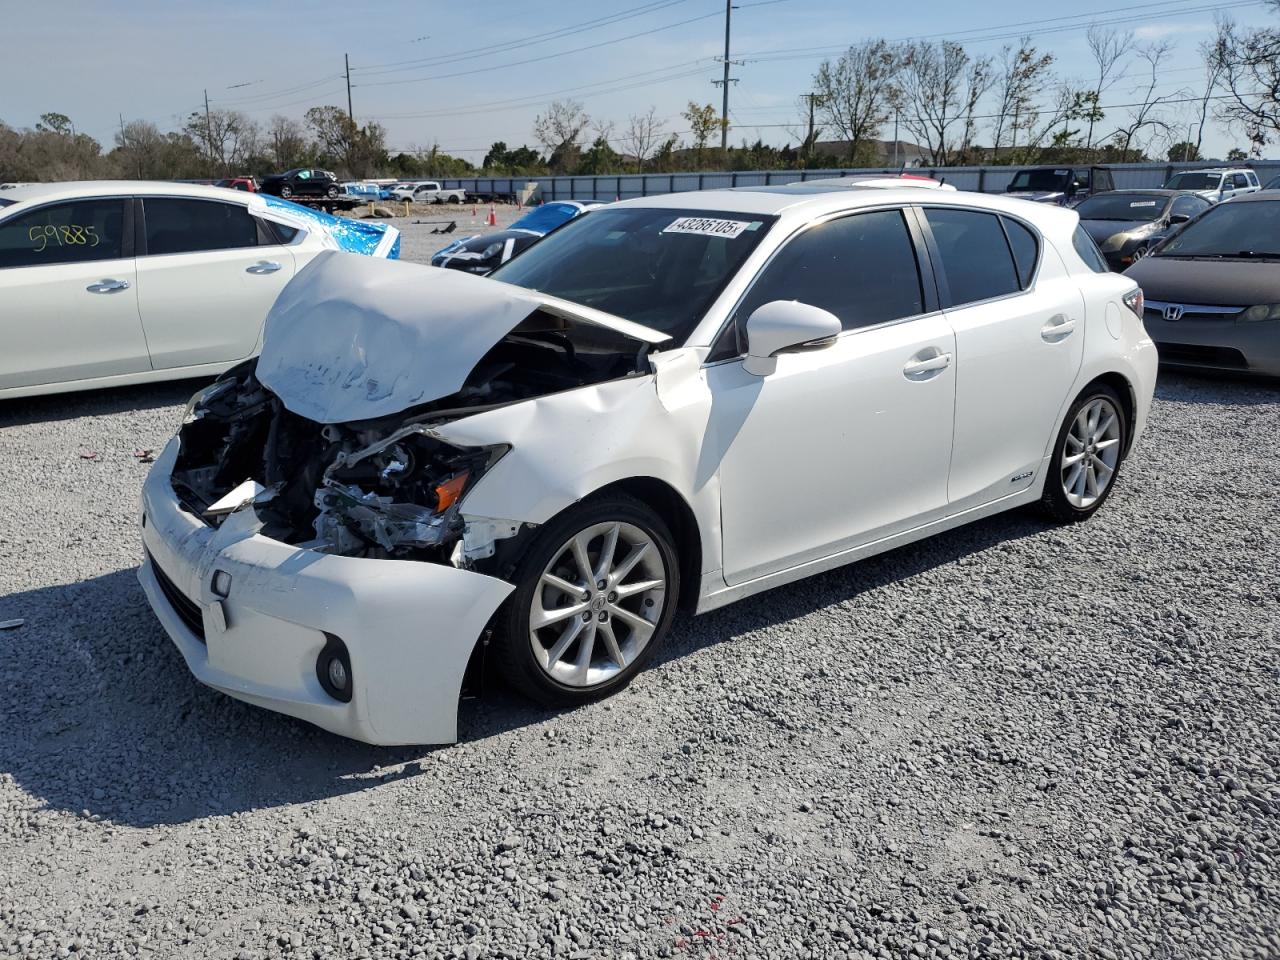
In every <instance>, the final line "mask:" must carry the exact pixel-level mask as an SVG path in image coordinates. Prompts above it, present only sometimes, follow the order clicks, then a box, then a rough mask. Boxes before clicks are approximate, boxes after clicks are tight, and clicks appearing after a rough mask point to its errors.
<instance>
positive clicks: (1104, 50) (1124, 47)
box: [1085, 23, 1134, 150]
mask: <svg viewBox="0 0 1280 960" xmlns="http://www.w3.org/2000/svg"><path fill="white" fill-rule="evenodd" d="M1085 41H1086V42H1087V43H1088V45H1089V53H1090V54H1091V55H1092V56H1093V62H1094V65H1095V66H1096V67H1097V72H1096V74H1095V81H1094V85H1093V88H1092V90H1090V93H1091V95H1092V99H1093V104H1094V107H1095V109H1094V111H1093V114H1091V115H1090V117H1089V133H1088V135H1087V136H1086V138H1085V149H1086V150H1088V149H1091V148H1092V147H1093V126H1094V123H1095V122H1096V121H1097V120H1099V119H1101V118H1102V113H1101V107H1099V106H1098V105H1099V104H1100V103H1101V102H1102V95H1103V94H1104V93H1106V92H1107V91H1108V90H1110V89H1111V88H1112V87H1113V86H1115V84H1116V82H1117V81H1119V80H1120V79H1121V78H1122V77H1123V76H1124V64H1123V63H1122V61H1123V60H1124V58H1125V57H1127V56H1128V55H1129V54H1130V53H1131V52H1132V51H1133V47H1134V39H1133V34H1132V33H1130V32H1123V33H1122V32H1120V31H1118V30H1108V29H1107V28H1106V27H1103V26H1100V25H1099V24H1096V23H1095V24H1092V25H1091V26H1090V27H1089V29H1088V31H1087V32H1086V33H1085Z"/></svg>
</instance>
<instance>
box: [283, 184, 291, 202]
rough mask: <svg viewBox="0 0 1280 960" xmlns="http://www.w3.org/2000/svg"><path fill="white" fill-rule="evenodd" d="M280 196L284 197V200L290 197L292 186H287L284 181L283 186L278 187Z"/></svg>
mask: <svg viewBox="0 0 1280 960" xmlns="http://www.w3.org/2000/svg"><path fill="white" fill-rule="evenodd" d="M280 196H282V197H284V198H285V199H286V200H288V199H289V198H290V197H292V196H293V187H291V186H289V185H288V184H287V183H286V184H285V185H284V186H282V187H281V188H280Z"/></svg>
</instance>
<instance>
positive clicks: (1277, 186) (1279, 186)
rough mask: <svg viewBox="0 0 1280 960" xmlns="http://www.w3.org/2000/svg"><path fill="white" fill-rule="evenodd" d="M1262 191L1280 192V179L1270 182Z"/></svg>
mask: <svg viewBox="0 0 1280 960" xmlns="http://www.w3.org/2000/svg"><path fill="white" fill-rule="evenodd" d="M1262 189H1263V190H1280V177H1276V178H1275V179H1274V180H1268V181H1267V185H1266V186H1265V187H1263V188H1262Z"/></svg>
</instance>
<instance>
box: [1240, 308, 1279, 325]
mask: <svg viewBox="0 0 1280 960" xmlns="http://www.w3.org/2000/svg"><path fill="white" fill-rule="evenodd" d="M1239 320H1240V321H1241V322H1242V323H1258V322H1259V321H1262V320H1280V303H1259V304H1257V305H1256V306H1252V307H1250V308H1249V309H1247V310H1245V311H1244V312H1243V313H1242V314H1240V317H1239Z"/></svg>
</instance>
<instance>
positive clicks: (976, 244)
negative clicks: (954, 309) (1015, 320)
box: [925, 207, 1022, 306]
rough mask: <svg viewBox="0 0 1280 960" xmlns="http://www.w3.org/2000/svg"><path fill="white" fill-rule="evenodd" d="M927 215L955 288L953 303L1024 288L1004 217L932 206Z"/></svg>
mask: <svg viewBox="0 0 1280 960" xmlns="http://www.w3.org/2000/svg"><path fill="white" fill-rule="evenodd" d="M925 217H926V218H927V219H928V221H929V227H930V228H931V229H932V230H933V237H934V240H935V242H936V243H937V245H938V253H939V255H940V256H941V258H942V272H943V273H944V275H945V276H946V278H947V286H948V287H949V288H950V290H951V303H950V306H960V305H961V304H965V303H974V302H975V301H978V300H990V299H991V298H992V297H1002V296H1005V295H1006V294H1010V293H1016V292H1018V291H1019V290H1020V289H1022V288H1021V285H1020V284H1019V282H1018V271H1017V270H1016V269H1015V268H1014V263H1013V255H1012V253H1010V251H1009V243H1008V241H1006V240H1005V237H1004V230H1002V229H1001V228H1000V221H999V219H998V218H997V217H996V216H995V214H992V213H979V212H977V211H976V210H949V209H946V208H943V207H928V208H926V209H925Z"/></svg>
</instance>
